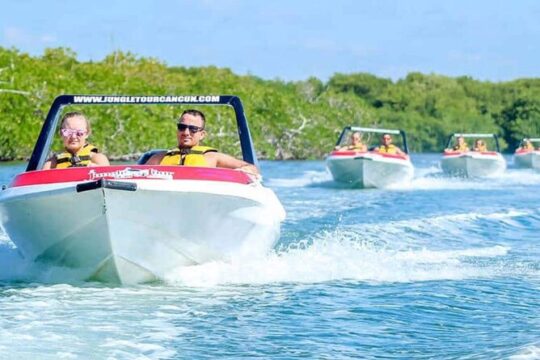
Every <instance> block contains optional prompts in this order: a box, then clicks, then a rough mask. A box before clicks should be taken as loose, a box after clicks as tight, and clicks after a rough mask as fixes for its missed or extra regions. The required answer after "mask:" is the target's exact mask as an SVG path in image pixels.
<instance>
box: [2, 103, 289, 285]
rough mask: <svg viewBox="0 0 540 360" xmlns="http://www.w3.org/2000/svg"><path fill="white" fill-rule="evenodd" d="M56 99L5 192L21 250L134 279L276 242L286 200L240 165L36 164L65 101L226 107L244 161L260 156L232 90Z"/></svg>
mask: <svg viewBox="0 0 540 360" xmlns="http://www.w3.org/2000/svg"><path fill="white" fill-rule="evenodd" d="M145 99H148V101H143V100H141V98H140V97H133V96H114V97H112V96H110V97H109V96H85V95H83V96H77V95H63V96H60V97H58V98H57V99H56V100H55V102H54V103H53V106H52V108H51V110H50V112H49V114H48V116H47V119H46V121H45V123H44V125H43V128H42V131H41V134H40V136H39V139H38V141H37V143H36V147H35V149H34V152H33V154H32V157H31V159H30V162H29V164H28V167H27V169H26V171H25V172H24V173H21V174H19V175H17V176H16V177H15V179H14V180H13V181H12V183H11V184H10V186H9V187H8V188H6V189H4V190H2V191H0V220H1V222H2V225H3V228H4V229H5V230H6V232H7V234H8V236H9V237H10V239H11V240H12V241H13V243H14V244H15V245H16V246H17V249H18V250H19V252H20V253H21V254H22V255H23V256H24V258H26V259H28V260H30V261H33V262H38V263H43V264H46V265H50V266H55V267H66V268H70V269H73V270H75V271H76V272H77V273H79V274H80V275H81V277H82V279H83V280H85V279H88V280H99V281H105V282H113V283H121V284H132V283H140V282H148V281H153V280H159V279H163V277H164V276H165V275H166V274H167V273H168V272H170V271H171V270H172V269H176V268H178V267H181V266H189V265H196V264H202V263H206V262H210V261H218V260H229V259H231V258H234V257H237V256H246V255H247V256H250V255H259V254H261V253H265V252H267V251H269V250H271V249H272V247H273V246H274V244H275V243H276V242H277V240H278V238H279V232H280V223H281V221H282V220H284V218H285V211H284V209H283V206H282V205H281V203H280V202H279V200H278V199H277V197H276V196H275V194H274V192H273V191H272V190H271V189H269V188H266V187H264V186H263V185H262V183H261V181H260V179H259V178H258V177H256V176H251V175H249V174H246V173H244V172H241V171H237V170H231V169H224V168H210V167H188V166H161V165H135V164H134V165H118V166H98V167H73V168H67V169H53V170H39V169H41V168H42V166H43V163H44V162H45V160H46V159H47V157H48V156H49V155H48V154H49V150H50V145H51V142H52V138H53V136H54V135H55V133H56V132H55V130H54V129H55V128H56V126H57V122H58V119H59V115H60V110H61V109H62V107H63V106H66V105H77V106H83V105H91V104H94V105H103V104H105V105H111V104H116V105H125V104H132V105H139V104H146V105H150V104H166V105H189V106H193V105H195V106H201V105H226V106H231V107H233V109H234V112H235V114H236V117H237V119H236V120H237V125H238V127H239V134H240V145H241V147H242V152H243V158H244V160H245V161H247V162H250V163H252V164H256V162H257V159H256V157H255V152H254V150H253V144H252V142H251V136H250V134H249V129H248V127H247V121H246V119H245V117H244V112H243V107H242V104H241V102H240V100H239V99H238V98H237V97H235V96H185V97H184V96H181V97H180V96H170V97H165V96H155V97H145Z"/></svg>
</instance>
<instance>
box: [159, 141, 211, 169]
mask: <svg viewBox="0 0 540 360" xmlns="http://www.w3.org/2000/svg"><path fill="white" fill-rule="evenodd" d="M208 152H217V150H216V149H214V148H211V147H208V146H194V147H192V148H188V149H179V148H174V149H172V150H169V151H167V153H166V154H165V156H163V159H161V162H160V163H159V164H160V165H185V166H208V163H207V162H206V159H205V158H204V154H206V153H208Z"/></svg>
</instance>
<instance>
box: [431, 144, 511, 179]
mask: <svg viewBox="0 0 540 360" xmlns="http://www.w3.org/2000/svg"><path fill="white" fill-rule="evenodd" d="M457 137H463V138H476V139H479V138H490V139H493V140H494V142H495V146H496V148H497V151H465V152H463V151H445V152H444V153H443V157H442V159H441V168H442V170H443V172H444V173H446V174H448V175H453V176H463V177H489V176H496V175H500V174H501V173H503V172H504V171H505V169H506V161H505V160H504V157H503V156H502V155H501V153H500V152H499V141H498V138H497V135H495V134H453V135H451V136H450V138H449V139H448V144H447V148H450V146H451V144H452V143H453V142H454V139H456V138H457Z"/></svg>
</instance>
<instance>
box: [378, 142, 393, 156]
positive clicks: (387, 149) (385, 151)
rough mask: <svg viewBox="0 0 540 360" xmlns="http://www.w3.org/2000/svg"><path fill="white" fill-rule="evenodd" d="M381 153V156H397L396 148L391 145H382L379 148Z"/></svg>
mask: <svg viewBox="0 0 540 360" xmlns="http://www.w3.org/2000/svg"><path fill="white" fill-rule="evenodd" d="M379 153H381V154H397V150H396V146H395V145H393V144H390V145H388V146H385V145H381V146H379Z"/></svg>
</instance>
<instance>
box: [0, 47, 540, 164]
mask: <svg viewBox="0 0 540 360" xmlns="http://www.w3.org/2000/svg"><path fill="white" fill-rule="evenodd" d="M60 94H123V95H190V94H197V95H198V94H213V95H215V94H231V95H237V96H239V97H240V99H241V100H242V102H243V103H244V107H245V111H246V115H247V118H248V121H249V124H250V129H251V133H252V137H253V140H254V143H255V149H256V150H257V153H258V155H259V157H260V158H264V159H320V158H322V157H323V156H324V155H325V154H326V153H328V151H329V150H330V149H331V148H332V147H333V145H334V144H335V141H336V139H337V137H338V135H339V133H340V131H341V129H342V128H343V127H345V126H348V125H358V126H364V127H366V126H367V127H372V126H374V127H385V128H398V129H403V130H405V131H406V132H407V135H408V140H409V148H410V150H411V151H414V152H434V151H441V150H442V149H443V148H444V146H445V145H446V144H445V143H446V140H447V138H448V135H450V134H451V133H454V132H475V133H478V132H487V133H496V134H498V135H499V136H500V137H501V140H502V149H503V150H505V151H513V150H514V149H515V148H516V147H517V146H518V145H519V142H520V140H521V139H522V138H523V137H526V136H531V137H533V136H534V137H540V79H535V78H532V79H518V80H514V81H508V82H496V83H495V82H486V81H478V80H475V79H473V78H471V77H467V76H462V77H447V76H442V75H437V74H422V73H417V72H414V73H409V74H408V75H407V76H406V77H405V78H403V79H399V80H397V81H392V80H390V79H385V78H381V77H377V76H374V75H372V74H368V73H353V74H340V73H336V74H334V76H332V77H331V78H330V79H329V80H328V81H326V82H324V81H321V80H319V79H317V78H316V77H311V78H309V79H306V80H304V81H291V82H285V81H282V80H279V79H276V80H264V79H261V78H258V77H256V76H253V75H237V74H234V73H233V72H232V71H231V70H229V69H227V68H217V67H214V66H208V67H178V66H168V65H167V64H165V63H164V62H162V61H160V60H158V59H155V58H148V57H139V56H136V55H134V54H132V53H129V52H113V53H111V54H110V55H108V56H107V57H105V58H104V59H103V60H101V61H79V60H77V56H76V54H75V53H74V52H73V51H72V50H70V49H67V48H52V49H46V50H45V51H44V53H43V55H42V56H30V55H29V54H26V53H23V52H20V51H19V50H17V49H14V48H9V49H7V48H2V47H0V160H4V161H5V160H24V159H27V158H28V157H29V155H30V153H31V151H32V148H33V146H34V143H35V140H36V138H37V136H38V134H39V131H40V129H41V125H42V123H43V120H44V118H45V116H46V114H47V111H48V109H49V107H50V105H51V103H52V101H53V99H54V98H55V97H56V96H58V95H60ZM102 108H103V107H102ZM102 108H100V109H87V108H84V109H82V110H83V111H85V112H88V114H89V118H90V119H91V121H92V130H93V136H92V141H93V142H94V143H95V144H96V145H98V147H100V148H101V149H102V151H104V152H106V154H107V155H108V156H109V157H111V158H113V159H115V158H116V159H119V158H123V157H125V158H129V157H136V156H137V155H139V154H140V153H141V152H144V151H145V150H148V149H150V148H170V147H173V146H174V145H175V141H176V137H175V132H174V130H173V129H174V121H175V120H176V118H177V116H178V109H177V108H176V109H173V108H169V107H163V108H155V107H153V108H152V107H148V106H142V107H138V106H132V107H125V108H120V107H117V106H116V107H111V108H107V109H102ZM75 110H79V109H75ZM202 110H203V111H205V113H207V118H208V119H207V121H208V130H209V144H210V145H212V146H213V147H217V148H219V149H220V150H221V151H224V152H229V153H233V154H237V153H238V151H239V150H238V139H237V136H236V135H235V134H236V133H235V131H236V129H235V125H234V119H233V117H232V113H230V112H227V111H224V110H219V109H213V108H212V109H209V110H208V111H207V110H206V108H204V109H202ZM97 119H99V121H96V120H97ZM54 146H56V148H58V146H60V145H59V140H58V139H56V140H55V144H54Z"/></svg>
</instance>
